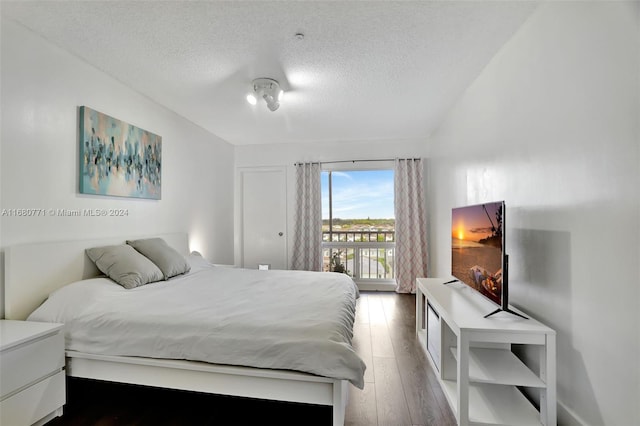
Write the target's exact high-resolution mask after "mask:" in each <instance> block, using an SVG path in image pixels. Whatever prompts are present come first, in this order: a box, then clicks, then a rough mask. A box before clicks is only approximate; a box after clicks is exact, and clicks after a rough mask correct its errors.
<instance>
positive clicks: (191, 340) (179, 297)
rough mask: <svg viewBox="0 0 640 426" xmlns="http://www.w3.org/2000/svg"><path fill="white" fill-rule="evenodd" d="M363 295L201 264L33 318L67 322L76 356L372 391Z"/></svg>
mask: <svg viewBox="0 0 640 426" xmlns="http://www.w3.org/2000/svg"><path fill="white" fill-rule="evenodd" d="M356 297H357V288H356V287H355V285H354V283H353V281H352V280H351V279H350V278H348V277H347V276H345V275H343V274H337V273H322V272H304V271H273V270H271V271H258V270H248V269H234V268H226V267H215V266H212V265H200V267H194V268H192V271H191V272H189V273H188V274H186V275H184V276H181V277H177V278H174V279H171V280H169V281H163V282H159V283H154V284H148V285H145V286H142V287H137V288H134V289H131V290H126V289H124V288H123V287H121V286H119V285H117V284H115V283H114V282H113V281H111V280H109V279H107V278H95V279H89V280H83V281H79V282H76V283H73V284H69V285H67V286H65V287H63V288H61V289H59V290H57V291H56V292H54V293H52V294H51V296H50V297H49V299H48V300H47V301H46V302H45V303H43V304H42V305H41V306H40V307H39V308H38V309H37V310H36V311H34V312H33V313H32V314H31V315H30V317H29V320H32V321H48V322H62V323H64V324H65V337H66V348H67V350H71V351H79V352H86V353H94V354H108V355H125V356H141V357H152V358H170V359H186V360H192V361H206V362H211V363H216V364H233V365H243V366H251V367H259V368H273V369H287V370H297V371H303V372H308V373H313V374H316V375H320V376H325V377H331V378H338V379H347V380H349V381H351V383H353V384H354V385H355V386H357V387H359V388H362V387H363V386H364V380H363V375H364V370H365V368H366V366H365V364H364V362H363V361H362V360H361V359H360V357H358V355H357V354H356V353H355V352H354V350H353V348H352V346H351V339H352V337H353V334H352V333H353V332H352V330H353V321H354V316H355V302H356Z"/></svg>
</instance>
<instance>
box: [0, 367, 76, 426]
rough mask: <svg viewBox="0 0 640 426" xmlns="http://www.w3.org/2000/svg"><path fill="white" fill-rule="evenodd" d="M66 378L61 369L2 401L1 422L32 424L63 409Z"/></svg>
mask: <svg viewBox="0 0 640 426" xmlns="http://www.w3.org/2000/svg"><path fill="white" fill-rule="evenodd" d="M64 380H65V377H64V372H62V371H61V372H59V373H57V374H55V375H53V376H51V377H49V378H47V379H44V380H42V381H41V382H39V383H36V384H35V385H33V386H31V387H28V388H27V389H24V390H23V391H21V392H18V393H17V394H15V395H13V396H11V397H9V398H7V399H5V400H4V401H2V402H0V424H2V425H11V426H21V425H31V424H33V423H35V422H37V421H38V420H40V419H42V418H43V417H45V416H46V415H48V414H50V413H52V412H54V411H56V410H58V409H61V407H62V406H63V405H64V403H65V390H64V389H65V382H64Z"/></svg>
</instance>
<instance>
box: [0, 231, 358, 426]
mask: <svg viewBox="0 0 640 426" xmlns="http://www.w3.org/2000/svg"><path fill="white" fill-rule="evenodd" d="M155 236H159V237H161V238H163V239H164V240H165V241H166V242H167V243H168V244H169V245H170V246H172V247H173V248H175V249H176V250H178V251H180V252H181V253H188V252H189V250H188V238H187V234H185V233H175V234H164V235H155ZM127 238H128V239H134V238H141V237H139V236H130V237H127ZM127 238H104V239H93V240H80V241H67V242H45V243H33V244H21V245H15V246H12V247H8V248H6V249H5V256H4V258H5V317H6V319H14V320H24V319H26V318H27V316H28V315H29V314H30V313H31V312H33V311H34V310H35V309H36V308H37V307H38V306H39V305H40V304H41V303H42V302H43V301H44V300H45V299H46V298H47V296H48V295H49V293H51V292H52V291H54V290H56V289H57V288H60V287H62V286H64V285H66V284H70V283H72V282H75V281H78V280H81V279H87V278H92V277H96V276H98V275H100V271H98V269H97V268H96V267H95V265H94V264H93V262H91V260H89V258H88V257H87V256H86V255H85V252H84V250H85V249H86V248H90V247H96V246H103V245H110V244H122V243H124V241H125V240H126V239H127ZM142 238H144V237H142ZM66 359H67V362H66V363H67V368H66V374H67V375H68V376H72V377H83V378H89V379H97V380H106V381H112V382H121V383H131V384H137V385H146V386H155V387H163V388H171V389H183V390H192V391H198V392H207V393H215V394H221V395H232V396H241V397H250V398H259V399H269V400H277V401H290V402H298V403H308V404H319V405H329V406H332V408H333V423H332V424H333V426H341V425H343V424H344V415H345V407H346V404H347V395H348V381H346V380H339V379H331V378H328V377H322V376H316V375H313V374H307V373H298V372H294V371H287V370H271V369H260V368H251V367H236V366H228V365H218V364H209V363H206V362H194V361H182V360H170V359H154V358H141V357H126V356H107V355H95V354H88V353H80V352H74V351H67V352H66Z"/></svg>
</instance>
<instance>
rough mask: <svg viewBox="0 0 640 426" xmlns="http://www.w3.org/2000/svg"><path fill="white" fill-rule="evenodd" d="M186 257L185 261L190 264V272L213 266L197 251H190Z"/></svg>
mask: <svg viewBox="0 0 640 426" xmlns="http://www.w3.org/2000/svg"><path fill="white" fill-rule="evenodd" d="M186 258H187V262H189V265H190V266H191V272H192V273H194V272H198V271H201V270H203V269H211V268H214V266H213V265H212V264H211V263H209V261H208V260H207V259H205V258H204V257H202V255H201V254H200V253H199V252H197V251H192V252H191V253H189V255H188V256H186Z"/></svg>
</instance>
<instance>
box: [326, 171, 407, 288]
mask: <svg viewBox="0 0 640 426" xmlns="http://www.w3.org/2000/svg"><path fill="white" fill-rule="evenodd" d="M394 169H395V167H394V161H393V160H384V161H379V160H378V161H377V160H370V161H366V160H360V161H353V162H352V161H346V162H345V161H341V162H335V163H331V162H329V163H323V164H322V165H321V172H334V171H336V172H359V171H379V170H392V171H394ZM394 178H395V175H394ZM329 190H332V188H331V185H330V186H329ZM394 200H395V190H394ZM329 208H332V206H331V197H330V201H329ZM331 216H332V215H330V218H331ZM329 229H330V232H331V231H332V230H333V224H332V223H331V221H330V225H329ZM321 244H322V247H321V249H322V253H323V257H324V252H325V250H330V252H329V253H332V252H333V250H337V249H346V248H353V247H354V243H353V242H348V241H347V242H335V241H327V242H325V241H322V242H321ZM356 244H363V243H356ZM364 244H366V247H357V246H356V248H355V249H354V250H355V252H356V253H359V250H360V249H364V250H369V249H385V250H389V249H393V251H394V254H395V247H396V243H395V241H393V242H378V241H376V242H367V243H364ZM364 244H363V245H364ZM394 257H395V255H394ZM355 259H357V257H355V256H354V262H353V265H354V269H355V270H354V271H352V273H353V276H352V279H353V280H354V282H355V283H356V284H357V285H358V288H359V289H360V290H384V291H391V290H395V288H396V278H395V272H396V268H395V265H394V268H393V274H394V276H393V277H392V278H390V279H389V278H360V277H359V275H360V273H361V271H360V265H359V263H360V262H358V261H356V260H355Z"/></svg>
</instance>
